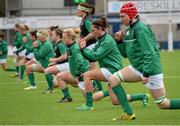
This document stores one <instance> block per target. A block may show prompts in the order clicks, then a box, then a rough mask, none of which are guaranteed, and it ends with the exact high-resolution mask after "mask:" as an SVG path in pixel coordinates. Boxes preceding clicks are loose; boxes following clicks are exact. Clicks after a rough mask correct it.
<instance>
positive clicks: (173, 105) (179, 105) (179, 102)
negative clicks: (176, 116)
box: [169, 99, 180, 109]
mask: <svg viewBox="0 0 180 126" xmlns="http://www.w3.org/2000/svg"><path fill="white" fill-rule="evenodd" d="M169 109H180V99H170V108H169Z"/></svg>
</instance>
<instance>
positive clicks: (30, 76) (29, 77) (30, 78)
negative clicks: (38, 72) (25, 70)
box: [28, 73, 36, 86]
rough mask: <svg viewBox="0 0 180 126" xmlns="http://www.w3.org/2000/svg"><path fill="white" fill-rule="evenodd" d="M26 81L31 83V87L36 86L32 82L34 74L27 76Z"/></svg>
mask: <svg viewBox="0 0 180 126" xmlns="http://www.w3.org/2000/svg"><path fill="white" fill-rule="evenodd" d="M28 79H29V81H30V82H31V86H36V84H35V82H34V73H30V74H28Z"/></svg>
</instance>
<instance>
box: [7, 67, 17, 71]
mask: <svg viewBox="0 0 180 126" xmlns="http://www.w3.org/2000/svg"><path fill="white" fill-rule="evenodd" d="M6 71H16V69H14V68H7V69H6Z"/></svg>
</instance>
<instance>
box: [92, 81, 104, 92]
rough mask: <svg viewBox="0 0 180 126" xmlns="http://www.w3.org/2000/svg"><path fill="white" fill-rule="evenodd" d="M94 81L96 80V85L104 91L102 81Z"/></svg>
mask: <svg viewBox="0 0 180 126" xmlns="http://www.w3.org/2000/svg"><path fill="white" fill-rule="evenodd" d="M94 82H95V84H96V86H97V88H98V91H102V90H103V87H102V84H101V82H100V81H98V80H95V81H94Z"/></svg>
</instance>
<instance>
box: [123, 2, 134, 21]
mask: <svg viewBox="0 0 180 126" xmlns="http://www.w3.org/2000/svg"><path fill="white" fill-rule="evenodd" d="M122 13H125V14H127V15H128V16H129V18H130V19H132V18H134V17H135V16H136V15H137V13H138V12H137V8H136V6H135V5H134V3H132V2H129V3H126V4H124V5H123V6H122V7H121V9H120V14H122Z"/></svg>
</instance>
